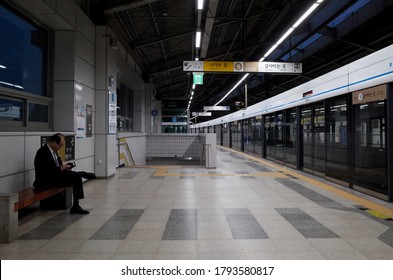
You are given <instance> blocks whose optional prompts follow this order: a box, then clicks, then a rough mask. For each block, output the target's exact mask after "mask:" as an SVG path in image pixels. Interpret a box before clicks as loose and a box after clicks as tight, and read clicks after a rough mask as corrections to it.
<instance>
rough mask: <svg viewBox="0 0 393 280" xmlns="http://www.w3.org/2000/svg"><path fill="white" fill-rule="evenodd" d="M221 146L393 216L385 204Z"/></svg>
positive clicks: (392, 210) (392, 212)
mask: <svg viewBox="0 0 393 280" xmlns="http://www.w3.org/2000/svg"><path fill="white" fill-rule="evenodd" d="M220 148H222V149H224V150H227V151H231V152H234V153H237V154H239V155H242V156H244V157H246V158H249V159H252V160H256V161H258V162H259V163H262V164H264V165H267V166H270V167H272V168H275V169H278V170H280V171H283V172H284V173H285V174H289V175H292V176H294V177H296V178H298V179H300V180H302V181H305V182H307V183H310V184H312V185H315V186H317V187H319V188H322V189H324V190H327V191H330V192H332V193H335V194H337V195H339V196H341V197H344V198H346V199H348V200H351V201H354V202H356V203H358V204H360V205H363V206H365V207H366V208H370V209H372V210H374V211H376V212H379V213H381V214H383V215H385V216H387V217H389V218H393V209H390V208H387V207H384V206H382V205H380V204H377V203H375V202H372V201H370V200H367V199H365V198H362V197H359V196H356V195H354V194H350V193H347V192H345V191H343V190H339V189H336V188H335V187H332V186H330V185H328V184H325V183H322V182H319V181H317V180H315V179H312V178H309V177H307V176H305V175H302V174H298V173H296V172H294V171H291V170H290V169H287V168H284V167H281V166H279V165H276V164H274V163H271V162H268V161H267V160H264V159H260V158H257V157H254V156H252V155H248V154H246V153H243V152H240V151H236V150H232V149H230V148H227V147H221V146H220Z"/></svg>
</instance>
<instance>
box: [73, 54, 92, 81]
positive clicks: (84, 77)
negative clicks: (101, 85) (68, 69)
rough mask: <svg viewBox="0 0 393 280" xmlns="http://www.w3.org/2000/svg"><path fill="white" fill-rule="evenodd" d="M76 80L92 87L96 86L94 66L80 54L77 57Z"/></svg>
mask: <svg viewBox="0 0 393 280" xmlns="http://www.w3.org/2000/svg"><path fill="white" fill-rule="evenodd" d="M75 81H77V82H78V83H81V84H83V85H86V86H88V87H91V88H94V87H95V69H94V66H92V65H90V64H89V63H87V62H86V61H85V60H83V59H81V58H80V57H78V56H76V57H75Z"/></svg>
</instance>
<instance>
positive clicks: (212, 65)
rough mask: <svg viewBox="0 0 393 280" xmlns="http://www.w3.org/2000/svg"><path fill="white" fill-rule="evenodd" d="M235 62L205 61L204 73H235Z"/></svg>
mask: <svg viewBox="0 0 393 280" xmlns="http://www.w3.org/2000/svg"><path fill="white" fill-rule="evenodd" d="M233 69H234V68H233V61H208V60H207V61H204V62H203V71H212V72H233Z"/></svg>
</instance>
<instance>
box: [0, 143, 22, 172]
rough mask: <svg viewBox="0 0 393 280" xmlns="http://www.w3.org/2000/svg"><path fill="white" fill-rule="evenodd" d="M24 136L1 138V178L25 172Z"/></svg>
mask: <svg viewBox="0 0 393 280" xmlns="http://www.w3.org/2000/svg"><path fill="white" fill-rule="evenodd" d="M23 147H24V136H23V135H20V136H18V135H16V136H1V137H0V151H1V160H0V176H6V175H9V174H14V173H18V172H23V171H24V167H25V151H24V149H23Z"/></svg>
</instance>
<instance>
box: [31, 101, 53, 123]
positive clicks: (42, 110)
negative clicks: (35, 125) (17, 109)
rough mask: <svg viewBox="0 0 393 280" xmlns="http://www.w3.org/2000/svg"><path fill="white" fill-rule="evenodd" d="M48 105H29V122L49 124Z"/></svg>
mask: <svg viewBox="0 0 393 280" xmlns="http://www.w3.org/2000/svg"><path fill="white" fill-rule="evenodd" d="M48 121H49V107H48V105H42V104H35V103H29V122H48Z"/></svg>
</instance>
